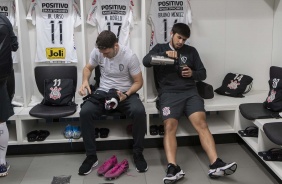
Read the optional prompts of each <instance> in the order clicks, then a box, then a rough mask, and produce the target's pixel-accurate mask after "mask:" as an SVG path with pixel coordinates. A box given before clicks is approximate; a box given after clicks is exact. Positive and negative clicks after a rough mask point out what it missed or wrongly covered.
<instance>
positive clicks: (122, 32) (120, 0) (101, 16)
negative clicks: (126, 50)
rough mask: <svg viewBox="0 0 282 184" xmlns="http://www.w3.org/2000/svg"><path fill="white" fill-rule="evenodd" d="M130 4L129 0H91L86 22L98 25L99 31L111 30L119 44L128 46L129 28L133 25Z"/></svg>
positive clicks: (131, 3) (131, 4)
mask: <svg viewBox="0 0 282 184" xmlns="http://www.w3.org/2000/svg"><path fill="white" fill-rule="evenodd" d="M132 6H133V2H132V1H131V0H93V3H92V6H91V8H90V10H89V12H88V15H87V23H88V24H91V25H93V26H98V32H99V33H100V32H102V31H103V30H110V31H112V32H113V33H115V34H116V36H117V38H118V39H119V44H121V45H124V46H129V35H130V30H131V28H133V25H134V21H133V11H132Z"/></svg>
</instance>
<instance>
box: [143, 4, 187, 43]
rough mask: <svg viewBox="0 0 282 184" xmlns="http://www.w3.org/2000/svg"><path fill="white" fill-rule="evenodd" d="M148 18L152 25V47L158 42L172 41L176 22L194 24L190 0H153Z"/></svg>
mask: <svg viewBox="0 0 282 184" xmlns="http://www.w3.org/2000/svg"><path fill="white" fill-rule="evenodd" d="M148 20H149V24H151V26H152V33H151V41H150V49H151V48H153V47H154V46H155V45H156V44H157V43H167V42H169V41H170V32H171V29H172V27H173V25H174V24H175V23H179V22H182V23H186V24H192V12H191V6H190V3H189V0H177V1H164V0H152V2H151V7H150V12H149V15H148Z"/></svg>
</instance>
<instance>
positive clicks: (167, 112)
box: [162, 107, 170, 116]
mask: <svg viewBox="0 0 282 184" xmlns="http://www.w3.org/2000/svg"><path fill="white" fill-rule="evenodd" d="M162 111H163V116H168V115H170V108H169V107H164V108H163V110H162Z"/></svg>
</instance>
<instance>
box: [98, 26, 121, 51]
mask: <svg viewBox="0 0 282 184" xmlns="http://www.w3.org/2000/svg"><path fill="white" fill-rule="evenodd" d="M117 42H118V39H117V37H116V35H115V34H114V33H113V32H111V31H108V30H104V31H102V32H101V33H100V34H99V35H98V37H97V40H96V46H97V48H98V49H101V50H103V49H107V48H113V47H114V45H115V43H117Z"/></svg>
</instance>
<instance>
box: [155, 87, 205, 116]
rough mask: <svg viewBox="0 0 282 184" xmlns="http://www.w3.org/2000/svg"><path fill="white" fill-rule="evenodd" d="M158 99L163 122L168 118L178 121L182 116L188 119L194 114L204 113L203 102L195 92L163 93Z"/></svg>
mask: <svg viewBox="0 0 282 184" xmlns="http://www.w3.org/2000/svg"><path fill="white" fill-rule="evenodd" d="M159 99H160V114H161V117H162V119H163V121H164V120H166V119H169V118H174V119H177V120H178V119H179V118H180V117H181V116H182V115H183V114H184V115H185V116H186V117H189V116H190V115H191V114H193V113H194V112H205V107H204V100H203V99H202V97H200V96H199V94H198V92H197V91H192V90H191V91H189V92H183V93H163V94H161V95H160V96H159Z"/></svg>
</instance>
